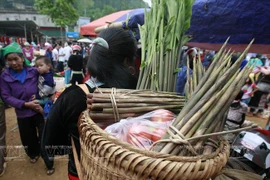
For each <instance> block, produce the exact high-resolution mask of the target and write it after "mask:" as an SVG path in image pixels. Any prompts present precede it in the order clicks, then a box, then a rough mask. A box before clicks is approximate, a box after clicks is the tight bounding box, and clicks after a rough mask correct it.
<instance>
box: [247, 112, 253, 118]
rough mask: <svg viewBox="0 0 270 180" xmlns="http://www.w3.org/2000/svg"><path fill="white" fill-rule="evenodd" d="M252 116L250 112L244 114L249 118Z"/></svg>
mask: <svg viewBox="0 0 270 180" xmlns="http://www.w3.org/2000/svg"><path fill="white" fill-rule="evenodd" d="M253 115H254V114H253V113H252V112H247V113H246V116H250V117H252V116H253Z"/></svg>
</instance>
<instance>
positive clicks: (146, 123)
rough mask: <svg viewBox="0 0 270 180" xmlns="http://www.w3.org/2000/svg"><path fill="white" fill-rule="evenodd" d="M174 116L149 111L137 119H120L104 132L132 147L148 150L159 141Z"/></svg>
mask: <svg viewBox="0 0 270 180" xmlns="http://www.w3.org/2000/svg"><path fill="white" fill-rule="evenodd" d="M175 117H176V115H175V114H173V113H172V112H170V111H168V110H165V109H158V110H155V111H151V112H149V113H146V114H144V115H141V116H138V117H131V118H127V119H122V120H121V121H120V122H118V123H115V124H112V125H110V126H108V127H107V128H106V129H105V131H106V132H107V133H109V134H112V135H113V136H115V137H116V138H118V139H120V140H122V141H125V142H128V143H130V144H132V145H134V146H137V147H140V148H144V149H149V148H150V147H151V145H152V144H153V142H156V141H158V140H160V139H161V137H162V136H163V135H164V134H165V132H166V130H167V128H168V127H169V126H170V125H171V124H172V122H173V120H174V119H175Z"/></svg>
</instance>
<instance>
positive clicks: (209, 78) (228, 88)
mask: <svg viewBox="0 0 270 180" xmlns="http://www.w3.org/2000/svg"><path fill="white" fill-rule="evenodd" d="M227 41H228V40H227ZM227 41H226V42H225V44H224V45H223V47H222V48H221V49H220V51H219V52H218V54H217V55H216V56H215V58H214V60H213V62H212V64H211V66H210V67H209V68H208V70H207V71H205V73H204V74H203V76H198V75H199V74H200V72H199V71H196V70H195V71H193V75H192V77H189V78H188V80H187V86H188V87H189V88H190V87H192V88H191V89H190V90H189V91H187V93H188V97H189V99H188V102H187V103H186V104H185V106H184V108H183V109H182V110H181V112H180V113H179V115H178V116H177V118H176V120H175V121H174V123H173V127H174V128H175V130H173V129H171V130H168V131H167V133H166V134H165V136H164V137H163V138H162V139H175V138H176V137H177V138H179V137H184V139H185V138H191V137H199V136H202V135H205V134H210V133H213V132H218V131H222V130H223V126H224V120H226V118H224V117H225V116H226V112H227V111H228V109H229V106H230V105H231V103H232V102H233V100H234V99H235V97H236V96H237V94H238V93H239V92H240V90H241V88H242V86H243V84H244V82H245V81H246V79H247V78H248V75H249V73H250V72H251V70H252V69H251V66H249V65H247V66H246V67H245V68H244V69H242V70H241V71H240V68H239V67H240V64H241V62H242V60H243V58H244V57H245V55H246V53H247V52H248V49H249V48H250V46H251V44H252V42H253V41H251V43H250V44H249V46H248V47H247V48H246V50H245V51H244V52H243V53H242V55H241V56H240V57H239V58H238V60H237V61H236V62H235V63H234V64H233V65H231V62H230V60H231V56H232V54H233V53H231V52H230V51H225V46H226V44H227ZM194 67H195V66H194ZM196 68H197V69H198V66H197V67H195V69H196ZM188 76H189V72H188ZM205 142H206V139H196V140H192V141H190V143H191V145H192V146H193V148H194V150H195V151H199V150H200V149H201V148H202V147H203V145H204V143H205ZM154 150H155V151H158V152H162V153H167V154H174V155H187V154H185V153H186V152H185V153H183V151H184V148H182V147H180V146H178V145H176V144H175V143H173V142H160V143H159V144H158V146H155V147H154Z"/></svg>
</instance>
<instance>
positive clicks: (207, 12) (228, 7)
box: [187, 0, 270, 44]
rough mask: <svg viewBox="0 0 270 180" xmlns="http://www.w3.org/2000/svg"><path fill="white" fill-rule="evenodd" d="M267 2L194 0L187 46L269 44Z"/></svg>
mask: <svg viewBox="0 0 270 180" xmlns="http://www.w3.org/2000/svg"><path fill="white" fill-rule="evenodd" d="M269 7H270V0H196V1H195V3H194V5H193V9H192V18H191V26H190V29H189V30H188V31H187V34H189V35H191V37H192V40H191V41H190V42H200V43H213V44H220V43H221V44H222V43H224V42H225V40H226V39H227V38H228V37H229V36H230V37H231V38H230V40H229V43H230V44H248V43H249V42H250V41H251V40H252V39H253V38H255V42H254V44H270V10H269Z"/></svg>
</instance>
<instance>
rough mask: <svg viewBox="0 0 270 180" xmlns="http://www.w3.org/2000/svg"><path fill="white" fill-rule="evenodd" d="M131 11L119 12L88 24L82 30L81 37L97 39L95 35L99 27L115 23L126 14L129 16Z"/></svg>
mask: <svg viewBox="0 0 270 180" xmlns="http://www.w3.org/2000/svg"><path fill="white" fill-rule="evenodd" d="M130 11H131V10H125V11H119V12H116V13H112V14H109V15H107V16H104V17H102V18H99V19H97V20H95V21H93V22H90V23H89V24H86V25H84V26H82V27H81V28H80V35H85V36H86V35H87V36H91V37H96V36H97V34H96V33H95V29H96V28H97V27H101V26H104V25H106V24H108V22H114V21H115V20H117V19H118V18H119V17H121V16H123V15H124V14H127V13H128V12H130Z"/></svg>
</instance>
